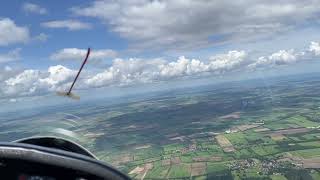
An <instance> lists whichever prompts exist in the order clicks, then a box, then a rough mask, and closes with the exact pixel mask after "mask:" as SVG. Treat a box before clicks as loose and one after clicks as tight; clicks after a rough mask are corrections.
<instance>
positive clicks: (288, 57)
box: [248, 42, 320, 69]
mask: <svg viewBox="0 0 320 180" xmlns="http://www.w3.org/2000/svg"><path fill="white" fill-rule="evenodd" d="M316 56H320V43H319V42H310V45H309V48H308V49H307V50H303V51H300V52H296V51H295V50H294V49H290V50H280V51H278V52H275V53H272V54H271V55H269V56H261V57H259V58H257V60H256V61H254V62H253V63H251V64H249V65H248V67H249V68H250V69H254V68H257V67H267V66H275V65H287V64H292V63H295V62H300V61H306V60H312V59H314V57H316Z"/></svg>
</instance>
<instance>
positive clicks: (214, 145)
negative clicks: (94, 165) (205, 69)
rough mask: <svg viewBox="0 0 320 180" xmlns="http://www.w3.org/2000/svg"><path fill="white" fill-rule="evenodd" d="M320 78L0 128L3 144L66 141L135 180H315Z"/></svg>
mask: <svg viewBox="0 0 320 180" xmlns="http://www.w3.org/2000/svg"><path fill="white" fill-rule="evenodd" d="M319 79H320V77H318V76H317V78H314V77H308V78H299V77H295V78H283V79H281V78H280V79H271V80H268V81H267V83H269V84H270V86H268V87H269V88H271V89H268V88H266V87H265V86H264V84H262V83H261V82H260V81H254V80H252V81H249V82H245V83H244V82H230V83H229V84H228V83H227V84H223V85H220V86H213V85H210V86H209V85H208V86H204V87H201V88H199V89H197V88H194V89H192V88H191V89H186V90H184V91H183V92H181V90H176V91H170V92H165V93H157V94H147V95H141V96H142V97H128V99H130V98H131V99H133V100H131V101H126V100H122V101H121V103H120V102H119V103H115V104H112V105H106V102H105V101H102V100H101V102H99V103H98V102H93V103H92V104H91V106H89V107H88V105H85V106H80V105H79V107H77V108H66V109H57V110H56V112H52V113H43V114H39V115H37V116H36V117H35V116H32V117H31V116H30V117H23V118H24V120H25V121H26V122H28V123H25V124H24V125H23V126H21V125H19V124H21V123H18V122H19V121H20V119H19V118H17V117H16V116H17V115H15V116H13V115H12V117H10V116H3V117H8V119H9V120H7V121H6V123H2V124H1V125H0V130H1V136H0V140H2V141H11V140H15V139H19V138H22V137H25V136H34V135H43V134H46V135H48V134H49V135H54V136H60V137H64V138H68V139H70V140H73V141H76V142H78V143H80V144H82V145H83V146H84V147H86V148H88V149H89V150H90V151H92V152H93V153H94V154H95V155H96V156H97V157H98V158H99V159H101V160H103V161H105V162H106V163H109V164H111V165H113V166H115V167H117V168H118V169H120V170H121V171H123V172H124V173H126V174H128V175H129V176H130V177H132V178H134V179H271V180H285V179H299V178H300V179H306V180H309V179H315V180H316V179H320V111H319V110H320V109H319V107H320V80H319ZM311 82H312V83H311ZM244 84H246V85H244ZM306 85H307V86H308V88H307V89H306V88H305V87H306ZM270 90H272V94H270V92H271V91H270ZM144 96H145V97H144ZM41 124H45V127H43V128H39V126H40V125H41ZM48 132H49V133H48Z"/></svg>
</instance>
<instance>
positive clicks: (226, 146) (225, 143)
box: [216, 135, 235, 152]
mask: <svg viewBox="0 0 320 180" xmlns="http://www.w3.org/2000/svg"><path fill="white" fill-rule="evenodd" d="M216 140H217V142H218V143H219V145H220V146H221V148H222V149H223V151H224V152H233V151H235V149H234V148H233V145H232V144H231V142H230V141H229V140H228V139H227V138H226V137H224V136H223V135H217V136H216Z"/></svg>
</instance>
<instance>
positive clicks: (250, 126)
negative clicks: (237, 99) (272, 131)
mask: <svg viewBox="0 0 320 180" xmlns="http://www.w3.org/2000/svg"><path fill="white" fill-rule="evenodd" d="M259 126H261V124H247V125H239V126H236V128H237V129H239V130H240V131H246V130H248V129H252V128H256V127H259Z"/></svg>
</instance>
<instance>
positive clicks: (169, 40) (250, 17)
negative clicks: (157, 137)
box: [71, 0, 320, 49]
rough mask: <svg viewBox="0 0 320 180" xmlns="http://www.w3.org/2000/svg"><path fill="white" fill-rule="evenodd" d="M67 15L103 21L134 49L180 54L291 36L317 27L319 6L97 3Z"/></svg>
mask: <svg viewBox="0 0 320 180" xmlns="http://www.w3.org/2000/svg"><path fill="white" fill-rule="evenodd" d="M71 11H72V12H73V13H74V14H75V15H78V16H88V17H95V18H99V19H101V20H102V21H103V23H106V24H108V28H111V30H112V31H114V32H116V33H119V34H120V35H121V36H122V37H124V38H127V39H129V40H131V41H132V42H133V43H134V45H135V47H141V48H145V47H146V46H147V47H149V48H155V47H156V48H168V49H181V48H195V47H199V46H208V45H211V44H215V43H219V44H220V43H228V42H234V41H243V40H248V39H249V40H250V39H251V40H252V39H255V38H261V37H266V36H270V35H274V34H277V33H281V32H286V31H289V30H291V29H292V28H295V27H297V26H299V25H301V24H306V23H312V22H313V21H315V20H316V19H317V17H318V14H319V12H320V1H315V0H305V1H301V0H283V1H281V2H279V1H274V0H270V1H261V0H250V1H249V2H248V1H225V0H217V1H205V0H201V1H193V0H185V1H180V0H179V1H172V0H162V1H150V0H134V1H125V0H118V1H109V0H97V1H94V2H92V3H90V4H89V5H87V6H82V7H73V8H72V9H71ZM199 32H201V33H199Z"/></svg>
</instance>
